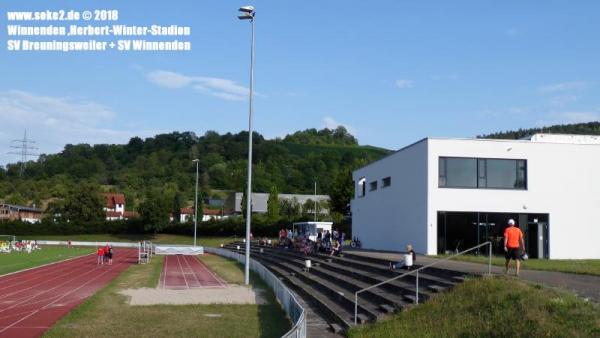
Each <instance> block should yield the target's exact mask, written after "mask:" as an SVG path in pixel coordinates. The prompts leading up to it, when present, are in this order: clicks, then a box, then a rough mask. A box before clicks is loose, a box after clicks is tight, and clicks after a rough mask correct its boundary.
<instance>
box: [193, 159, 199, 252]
mask: <svg viewBox="0 0 600 338" xmlns="http://www.w3.org/2000/svg"><path fill="white" fill-rule="evenodd" d="M192 162H196V202H195V203H194V246H196V229H198V162H200V160H199V159H195V160H192Z"/></svg>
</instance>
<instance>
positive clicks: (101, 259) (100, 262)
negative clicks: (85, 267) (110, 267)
mask: <svg viewBox="0 0 600 338" xmlns="http://www.w3.org/2000/svg"><path fill="white" fill-rule="evenodd" d="M103 264H104V248H98V263H97V264H96V265H103Z"/></svg>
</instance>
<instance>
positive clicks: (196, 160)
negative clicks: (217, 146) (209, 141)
mask: <svg viewBox="0 0 600 338" xmlns="http://www.w3.org/2000/svg"><path fill="white" fill-rule="evenodd" d="M198 161H200V160H199V159H195V160H192V162H198Z"/></svg>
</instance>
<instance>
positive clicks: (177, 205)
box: [171, 193, 181, 222]
mask: <svg viewBox="0 0 600 338" xmlns="http://www.w3.org/2000/svg"><path fill="white" fill-rule="evenodd" d="M171 213H172V214H173V221H174V222H179V220H180V219H181V194H180V193H177V194H175V198H173V208H172V210H171Z"/></svg>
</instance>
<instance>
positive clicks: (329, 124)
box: [322, 116, 357, 136]
mask: <svg viewBox="0 0 600 338" xmlns="http://www.w3.org/2000/svg"><path fill="white" fill-rule="evenodd" d="M338 126H342V127H344V128H346V130H347V131H348V132H349V133H350V134H352V135H354V136H356V132H357V130H356V128H354V127H352V126H350V125H347V124H343V123H340V122H338V121H336V120H335V119H334V118H333V117H330V116H326V117H324V118H323V125H322V128H327V129H335V128H337V127H338Z"/></svg>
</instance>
